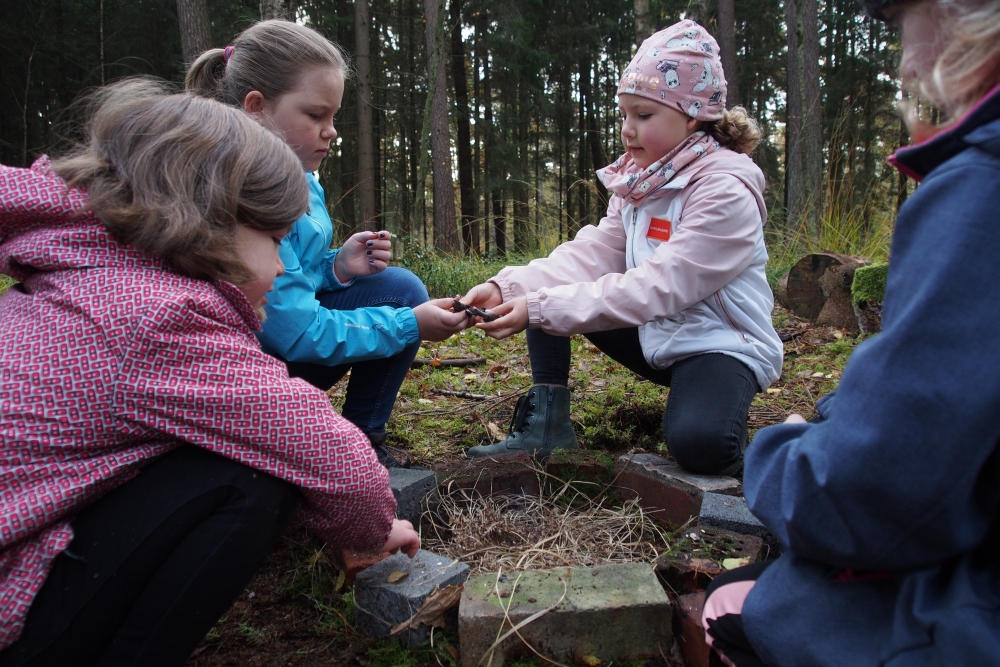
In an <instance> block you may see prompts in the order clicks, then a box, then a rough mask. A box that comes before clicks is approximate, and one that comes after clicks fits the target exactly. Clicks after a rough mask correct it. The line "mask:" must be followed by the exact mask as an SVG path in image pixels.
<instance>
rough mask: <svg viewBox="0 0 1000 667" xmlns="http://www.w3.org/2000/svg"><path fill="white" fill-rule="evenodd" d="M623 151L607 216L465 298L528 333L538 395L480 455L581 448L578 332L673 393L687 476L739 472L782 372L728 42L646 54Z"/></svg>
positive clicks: (758, 189)
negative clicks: (574, 344)
mask: <svg viewBox="0 0 1000 667" xmlns="http://www.w3.org/2000/svg"><path fill="white" fill-rule="evenodd" d="M618 99H619V102H618V108H619V111H620V112H621V115H622V143H624V145H625V148H626V151H627V152H626V153H625V154H624V155H622V156H621V157H620V158H618V159H617V160H616V161H615V162H614V163H613V164H611V165H610V166H608V167H605V168H604V169H601V170H600V171H598V176H599V177H600V179H601V181H602V182H603V183H604V184H605V186H607V188H608V190H609V191H610V192H611V193H612V197H611V201H610V203H609V205H608V212H607V215H606V216H605V217H604V218H603V219H602V220H601V222H600V224H599V225H598V226H597V227H593V226H586V227H584V228H583V229H581V230H580V232H579V233H578V234H577V236H576V238H575V239H574V240H572V241H569V242H567V243H564V244H562V245H561V246H559V247H558V248H556V249H555V250H554V251H553V252H552V254H551V255H549V257H547V258H544V259H536V260H534V261H532V262H531V263H530V264H528V265H527V266H511V267H507V268H506V269H504V270H503V271H501V272H500V273H499V274H497V275H496V276H495V277H493V278H492V279H491V280H489V281H488V282H486V283H484V284H482V285H478V286H476V287H474V288H473V289H472V290H470V291H469V293H468V294H467V295H465V297H463V301H464V302H465V303H469V304H473V305H477V306H480V307H486V308H492V309H493V310H494V311H495V312H496V313H497V314H499V315H502V317H500V318H499V319H497V320H495V321H493V322H482V323H479V324H477V326H478V327H480V328H481V329H483V330H484V331H486V332H487V333H488V334H489V335H491V336H493V337H494V338H505V337H507V336H510V335H512V334H515V333H517V332H519V331H522V330H524V329H525V328H528V331H527V337H528V354H529V356H530V359H531V367H532V378H533V382H534V386H532V388H531V389H530V390H529V392H528V394H527V395H526V396H524V397H522V399H520V400H519V401H518V406H517V411H516V415H515V421H514V427H513V429H512V432H511V435H510V436H509V437H508V438H507V439H506V440H504V441H503V442H500V443H498V444H496V445H491V446H484V447H473V448H471V449H470V450H469V456H473V457H475V456H488V455H492V454H498V453H503V452H507V451H512V450H524V451H528V452H531V453H533V454H535V455H537V456H540V457H544V456H548V454H549V453H551V451H552V450H553V449H556V448H573V447H577V446H578V445H577V441H576V436H575V434H574V432H573V426H572V423H571V422H570V419H569V390H568V388H567V384H568V380H569V365H570V343H569V338H568V336H570V335H571V334H577V333H582V334H584V335H586V336H587V338H588V339H590V340H591V341H592V342H593V343H594V344H595V345H597V346H598V347H599V348H600V349H601V350H603V351H604V352H605V353H607V354H608V355H609V356H611V357H612V358H613V359H615V360H616V361H618V362H619V363H621V364H622V365H624V366H625V367H627V368H629V369H630V370H632V371H634V372H635V373H638V374H639V375H641V376H642V377H644V378H647V379H649V380H651V381H653V382H656V383H657V384H660V385H663V386H668V387H670V400H669V401H668V403H667V407H666V411H665V413H664V417H663V432H664V436H665V438H666V441H667V446H668V448H669V450H670V452H671V454H673V456H674V457H675V458H676V459H677V461H678V462H679V463H680V464H681V465H682V466H684V467H685V468H687V469H689V470H691V471H693V472H696V473H702V474H729V473H732V472H735V471H736V470H737V469H738V468H739V466H740V464H741V462H742V458H743V450H744V449H745V447H746V420H747V412H748V410H749V408H750V402H751V401H752V400H753V396H754V394H756V393H757V392H759V391H762V390H763V389H765V388H766V387H767V386H768V385H770V384H771V383H772V382H774V381H775V380H776V379H777V378H778V375H779V374H780V372H781V362H782V346H781V341H780V340H779V339H778V335H777V333H776V332H775V331H774V327H773V326H772V324H771V309H772V307H773V305H774V303H773V297H772V294H771V289H770V287H769V286H768V284H767V279H766V277H765V274H764V266H765V264H766V262H767V251H766V250H765V248H764V234H763V225H764V221H765V220H766V218H767V211H766V208H765V206H764V200H763V196H762V193H763V190H764V176H763V174H762V173H761V171H760V169H759V168H758V167H757V165H755V164H754V163H753V161H752V160H751V159H750V158H749V157H748V155H749V153H750V152H751V151H753V149H754V147H755V146H756V144H757V142H758V140H759V137H760V132H759V130H758V128H757V126H756V123H755V122H754V121H753V120H752V119H751V118H749V117H748V116H747V114H746V111H745V110H744V109H743V108H742V107H736V108H734V109H731V110H728V111H727V110H726V109H725V104H726V80H725V76H724V74H723V71H722V63H721V61H720V59H719V47H718V44H717V43H716V41H715V39H714V38H713V37H712V36H711V35H710V34H708V32H707V31H706V30H705V29H704V28H703V27H702V26H700V25H698V24H697V23H695V22H694V21H690V20H686V21H681V22H680V23H678V24H676V25H673V26H671V27H669V28H666V29H664V30H661V31H660V32H658V33H656V34H655V35H653V36H652V37H650V38H649V39H647V40H646V41H645V42H643V44H642V46H641V47H640V48H639V51H638V52H637V53H636V56H635V58H633V59H632V62H631V63H629V66H628V68H626V70H625V72H624V74H623V76H622V80H621V82H620V84H619V87H618Z"/></svg>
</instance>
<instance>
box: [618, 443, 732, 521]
mask: <svg viewBox="0 0 1000 667" xmlns="http://www.w3.org/2000/svg"><path fill="white" fill-rule="evenodd" d="M618 469H619V474H618V477H617V480H616V481H615V487H616V488H618V489H619V490H620V493H621V494H622V495H623V496H625V497H627V498H638V499H639V502H640V504H641V505H642V507H643V508H644V509H645V510H646V511H647V512H649V513H650V516H651V517H652V518H653V519H654V520H656V521H658V522H659V523H662V524H664V525H672V526H677V525H680V524H683V523H685V522H686V521H687V520H688V519H690V518H691V517H693V516H698V511H699V510H700V509H701V500H702V497H703V496H704V495H705V494H706V493H717V494H729V495H738V494H739V493H741V491H742V487H741V485H740V483H739V482H738V481H737V480H735V479H733V478H732V477H723V476H721V475H695V474H694V473H690V472H688V471H686V470H684V469H683V468H681V467H680V466H679V465H678V464H677V463H675V462H673V461H669V460H667V459H665V458H663V457H661V456H656V455H655V454H632V455H625V456H621V457H619V459H618Z"/></svg>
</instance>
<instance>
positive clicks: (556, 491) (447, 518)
mask: <svg viewBox="0 0 1000 667" xmlns="http://www.w3.org/2000/svg"><path fill="white" fill-rule="evenodd" d="M536 473H537V474H538V475H539V477H540V478H542V477H544V478H546V479H547V480H548V481H549V482H550V483H549V484H540V485H539V486H540V487H542V488H543V491H542V493H541V495H539V496H511V495H505V496H482V495H481V494H478V493H476V492H474V491H471V490H469V489H458V488H455V487H453V486H449V487H448V489H447V492H446V493H444V494H443V497H442V502H441V505H440V507H439V508H438V510H437V512H434V513H431V512H428V513H427V514H425V515H424V517H425V521H426V520H429V524H430V526H429V529H428V528H427V527H425V528H424V530H423V541H424V546H425V548H427V549H430V550H431V551H434V552H435V553H439V554H441V555H443V556H448V557H449V558H453V559H457V560H461V561H463V562H465V563H467V564H468V565H469V567H470V568H471V569H472V574H482V573H485V572H497V571H500V570H503V571H508V572H509V571H511V570H528V569H532V570H536V569H546V568H551V567H565V566H567V565H572V566H581V567H589V566H597V565H604V564H608V563H632V562H651V561H653V560H655V559H656V558H657V557H659V555H660V553H662V552H663V551H666V550H668V549H669V545H668V542H667V536H666V534H665V532H664V531H663V530H662V529H661V528H660V527H659V526H658V525H657V524H656V523H654V522H653V521H652V519H651V518H650V516H649V515H648V514H647V513H646V512H645V511H643V509H642V507H641V506H640V505H639V504H638V502H636V501H634V500H626V501H624V502H622V503H621V504H620V506H617V504H613V503H611V502H610V501H609V499H608V498H609V496H608V493H607V492H608V490H609V488H610V487H604V488H602V487H601V485H599V484H596V483H592V482H581V481H574V482H564V481H563V480H560V479H558V478H555V477H553V476H552V475H549V474H547V473H545V472H544V471H541V470H536ZM540 481H541V479H540ZM586 487H590V488H591V489H592V491H593V492H598V493H597V494H596V496H595V497H593V498H590V497H588V494H586V493H585V492H584V491H583V490H582V489H584V488H586ZM425 526H426V523H425Z"/></svg>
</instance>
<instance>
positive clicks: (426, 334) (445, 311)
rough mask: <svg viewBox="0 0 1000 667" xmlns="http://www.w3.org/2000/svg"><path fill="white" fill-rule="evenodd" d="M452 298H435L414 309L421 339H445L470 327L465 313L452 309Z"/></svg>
mask: <svg viewBox="0 0 1000 667" xmlns="http://www.w3.org/2000/svg"><path fill="white" fill-rule="evenodd" d="M452 302H453V301H452V299H434V300H432V301H428V302H427V303H422V304H420V305H419V306H417V307H416V308H414V309H413V314H414V316H416V318H417V327H418V328H419V329H420V340H444V339H445V338H448V337H449V336H451V335H452V334H456V333H458V332H459V331H461V330H463V329H466V328H468V326H469V318H468V317H466V316H465V313H462V312H459V313H454V312H452V310H451V304H452Z"/></svg>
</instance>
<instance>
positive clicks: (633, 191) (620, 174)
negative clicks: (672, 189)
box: [597, 130, 719, 204]
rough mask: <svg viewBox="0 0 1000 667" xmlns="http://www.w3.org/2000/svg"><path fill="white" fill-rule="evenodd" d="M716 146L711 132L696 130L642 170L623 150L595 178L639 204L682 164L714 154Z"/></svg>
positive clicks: (668, 178)
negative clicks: (621, 153)
mask: <svg viewBox="0 0 1000 667" xmlns="http://www.w3.org/2000/svg"><path fill="white" fill-rule="evenodd" d="M718 147H719V142H718V141H716V140H715V138H714V137H712V135H710V134H707V133H706V132H704V131H702V130H698V131H697V132H695V133H693V134H692V135H691V136H689V137H688V138H687V139H685V140H684V141H682V142H681V143H680V144H678V146H677V147H676V148H674V149H673V150H672V151H670V152H669V153H667V154H666V155H664V156H663V157H662V158H660V159H659V160H657V161H656V162H654V163H653V164H651V165H649V166H648V167H646V168H645V169H642V168H640V167H638V166H636V164H635V162H634V161H633V160H632V156H631V155H629V154H628V153H625V154H624V155H622V156H621V157H620V158H618V159H617V160H615V161H614V162H613V163H612V164H609V165H608V166H607V167H604V168H603V169H598V170H597V177H598V178H599V179H601V183H603V184H604V187H606V188H607V189H608V190H610V191H611V192H614V193H615V194H616V195H619V196H620V197H621V198H622V199H624V200H625V201H627V202H630V203H632V204H638V203H640V202H641V201H642V200H643V199H645V198H646V197H647V195H649V194H651V193H653V192H656V191H657V190H659V189H660V188H661V187H662V186H664V185H665V184H666V183H668V182H669V181H670V179H672V178H673V177H674V176H676V175H677V174H678V172H680V171H681V170H682V169H684V167H686V166H688V165H689V164H691V163H692V162H694V161H695V160H697V159H699V158H701V157H703V156H705V155H708V154H709V153H714V152H715V150H716V149H717V148H718Z"/></svg>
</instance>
